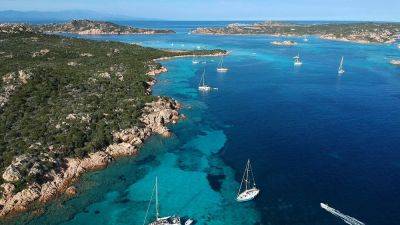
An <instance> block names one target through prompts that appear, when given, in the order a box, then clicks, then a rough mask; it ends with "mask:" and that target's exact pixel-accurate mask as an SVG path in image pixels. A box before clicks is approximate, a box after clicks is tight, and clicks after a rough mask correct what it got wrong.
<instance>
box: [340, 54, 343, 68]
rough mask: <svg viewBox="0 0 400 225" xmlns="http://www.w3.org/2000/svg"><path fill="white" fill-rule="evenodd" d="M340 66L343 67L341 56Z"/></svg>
mask: <svg viewBox="0 0 400 225" xmlns="http://www.w3.org/2000/svg"><path fill="white" fill-rule="evenodd" d="M340 68H341V69H342V68H343V56H342V59H341V60H340Z"/></svg>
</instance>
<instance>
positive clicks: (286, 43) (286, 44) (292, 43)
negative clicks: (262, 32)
mask: <svg viewBox="0 0 400 225" xmlns="http://www.w3.org/2000/svg"><path fill="white" fill-rule="evenodd" d="M271 44H273V45H278V46H295V45H297V42H295V41H273V42H271Z"/></svg>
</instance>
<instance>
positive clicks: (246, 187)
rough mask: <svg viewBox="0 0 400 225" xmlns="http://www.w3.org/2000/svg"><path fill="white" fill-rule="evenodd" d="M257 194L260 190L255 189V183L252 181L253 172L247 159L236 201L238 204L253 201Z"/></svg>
mask: <svg viewBox="0 0 400 225" xmlns="http://www.w3.org/2000/svg"><path fill="white" fill-rule="evenodd" d="M250 179H251V180H250ZM250 182H252V183H250ZM242 188H243V191H242ZM259 193H260V190H259V189H258V188H257V187H256V182H255V180H254V175H253V170H252V169H251V165H250V159H249V160H247V163H246V168H245V170H244V173H243V177H242V182H241V183H240V188H239V191H238V195H237V197H236V200H237V201H238V202H246V201H250V200H253V199H254V198H255V197H256V196H257V195H258V194H259Z"/></svg>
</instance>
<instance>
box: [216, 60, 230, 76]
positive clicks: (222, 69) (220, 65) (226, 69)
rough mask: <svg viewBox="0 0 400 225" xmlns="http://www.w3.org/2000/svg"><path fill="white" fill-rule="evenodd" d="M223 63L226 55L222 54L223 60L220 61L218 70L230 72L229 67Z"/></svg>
mask: <svg viewBox="0 0 400 225" xmlns="http://www.w3.org/2000/svg"><path fill="white" fill-rule="evenodd" d="M223 64H224V56H221V60H220V61H219V64H218V67H217V72H220V73H226V72H228V68H226V67H224V66H223Z"/></svg>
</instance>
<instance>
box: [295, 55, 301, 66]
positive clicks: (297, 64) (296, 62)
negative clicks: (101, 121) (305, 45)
mask: <svg viewBox="0 0 400 225" xmlns="http://www.w3.org/2000/svg"><path fill="white" fill-rule="evenodd" d="M293 59H294V65H295V66H301V65H303V62H301V59H300V54H297V55H296V56H295V57H293Z"/></svg>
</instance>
